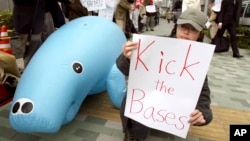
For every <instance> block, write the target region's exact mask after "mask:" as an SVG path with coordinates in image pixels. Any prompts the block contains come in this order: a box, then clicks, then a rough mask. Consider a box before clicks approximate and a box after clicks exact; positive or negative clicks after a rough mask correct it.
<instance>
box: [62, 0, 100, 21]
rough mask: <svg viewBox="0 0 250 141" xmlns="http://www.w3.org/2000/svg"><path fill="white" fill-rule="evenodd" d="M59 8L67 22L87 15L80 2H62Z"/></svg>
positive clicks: (72, 0)
mask: <svg viewBox="0 0 250 141" xmlns="http://www.w3.org/2000/svg"><path fill="white" fill-rule="evenodd" d="M61 6H62V10H63V13H64V15H65V17H66V18H67V19H68V20H69V21H71V20H73V19H76V18H79V17H83V16H88V15H89V12H88V9H87V8H86V7H85V6H83V5H82V4H81V2H80V0H70V3H65V2H64V3H61ZM91 13H92V15H95V14H98V13H95V12H94V11H92V12H91Z"/></svg>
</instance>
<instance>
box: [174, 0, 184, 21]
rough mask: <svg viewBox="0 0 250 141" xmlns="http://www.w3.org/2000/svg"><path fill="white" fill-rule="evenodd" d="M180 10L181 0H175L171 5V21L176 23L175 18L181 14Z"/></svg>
mask: <svg viewBox="0 0 250 141" xmlns="http://www.w3.org/2000/svg"><path fill="white" fill-rule="evenodd" d="M181 11H182V0H176V1H175V3H174V6H173V14H174V17H173V21H174V23H176V21H177V19H178V18H179V16H180V15H181Z"/></svg>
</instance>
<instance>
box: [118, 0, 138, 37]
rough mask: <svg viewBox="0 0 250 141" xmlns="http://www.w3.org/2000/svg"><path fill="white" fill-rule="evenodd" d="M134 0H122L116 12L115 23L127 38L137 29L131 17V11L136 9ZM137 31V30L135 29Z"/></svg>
mask: <svg viewBox="0 0 250 141" xmlns="http://www.w3.org/2000/svg"><path fill="white" fill-rule="evenodd" d="M132 3H134V1H133V0H132V1H131V0H120V2H119V4H118V5H117V8H116V10H115V14H114V18H115V19H114V20H115V23H116V24H117V25H118V26H119V27H120V28H121V29H122V31H123V32H124V33H125V35H126V37H127V38H130V34H131V32H132V30H135V28H134V26H133V23H132V21H131V19H130V17H129V13H130V12H131V11H133V10H135V8H134V6H133V5H131V4H132ZM133 32H135V31H133Z"/></svg>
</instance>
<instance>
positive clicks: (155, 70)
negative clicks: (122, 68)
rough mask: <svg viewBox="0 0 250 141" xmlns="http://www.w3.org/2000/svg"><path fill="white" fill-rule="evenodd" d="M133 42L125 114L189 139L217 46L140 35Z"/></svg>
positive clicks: (147, 124)
mask: <svg viewBox="0 0 250 141" xmlns="http://www.w3.org/2000/svg"><path fill="white" fill-rule="evenodd" d="M133 41H136V42H138V43H139V46H138V48H137V49H136V50H134V51H133V52H132V56H131V60H130V72H129V79H128V90H127V99H126V107H125V116H127V117H129V118H131V119H134V120H136V121H138V122H140V123H142V124H144V125H146V126H148V127H151V128H154V129H157V130H161V131H164V132H168V133H171V134H174V135H176V136H179V137H182V138H186V136H187V133H188V130H189V127H190V124H189V123H188V119H189V116H190V114H191V112H193V111H194V110H195V107H196V104H197V101H198V98H199V95H200V92H201V89H202V86H203V82H204V80H205V77H206V74H207V71H208V68H209V65H210V62H211V59H212V56H213V53H214V48H215V46H214V45H211V44H206V43H200V42H195V41H190V40H182V39H176V38H166V37H157V36H149V35H137V34H134V35H133Z"/></svg>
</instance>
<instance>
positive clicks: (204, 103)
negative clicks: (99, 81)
mask: <svg viewBox="0 0 250 141" xmlns="http://www.w3.org/2000/svg"><path fill="white" fill-rule="evenodd" d="M116 64H117V67H118V69H119V70H120V71H121V72H122V73H123V74H124V75H125V76H128V75H129V66H130V60H129V59H127V58H126V57H125V56H124V55H123V54H121V55H120V56H119V57H118V58H117V60H116ZM125 103H126V98H125V99H124V100H123V103H122V105H121V111H120V114H121V119H122V124H123V130H124V131H125V130H126V128H129V127H128V121H129V119H128V118H127V117H125V116H124V111H125V110H124V109H125ZM210 103H211V100H210V89H209V87H208V79H207V77H206V78H205V81H204V83H203V87H202V90H201V93H200V97H199V100H198V103H197V105H196V109H198V110H199V111H201V112H202V113H203V115H204V118H205V120H206V123H205V124H204V125H206V124H208V123H210V122H211V121H212V118H213V114H212V111H211V109H210ZM129 122H130V123H129V124H131V123H132V122H133V124H134V126H133V128H136V131H139V132H136V133H135V134H134V135H136V136H137V138H142V139H145V138H146V136H147V132H148V130H149V129H148V127H146V126H144V125H141V124H140V123H137V122H135V121H133V120H130V121H129ZM138 129H139V130H138Z"/></svg>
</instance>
